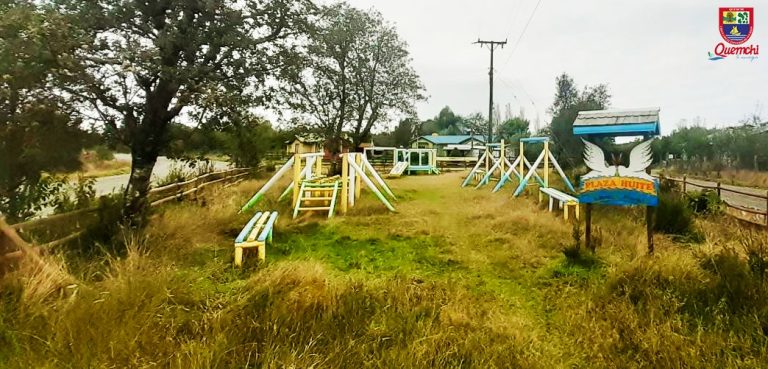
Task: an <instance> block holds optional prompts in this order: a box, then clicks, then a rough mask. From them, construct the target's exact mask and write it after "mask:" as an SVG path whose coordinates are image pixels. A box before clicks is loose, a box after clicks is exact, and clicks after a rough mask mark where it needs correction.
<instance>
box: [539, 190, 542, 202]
mask: <svg viewBox="0 0 768 369" xmlns="http://www.w3.org/2000/svg"><path fill="white" fill-rule="evenodd" d="M542 197H543V196H542V195H541V191H539V202H541V198H542Z"/></svg>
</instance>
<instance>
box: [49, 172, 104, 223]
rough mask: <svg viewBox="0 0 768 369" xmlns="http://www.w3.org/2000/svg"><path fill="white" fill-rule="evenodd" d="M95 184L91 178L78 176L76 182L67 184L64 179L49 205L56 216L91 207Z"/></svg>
mask: <svg viewBox="0 0 768 369" xmlns="http://www.w3.org/2000/svg"><path fill="white" fill-rule="evenodd" d="M95 184H96V180H94V179H93V178H86V177H83V176H78V177H77V182H69V181H68V180H67V178H66V177H64V178H63V179H62V180H61V182H60V185H59V187H58V190H57V191H56V194H55V195H54V196H53V199H52V200H51V204H50V205H51V206H53V209H54V212H55V213H56V214H63V213H68V212H71V211H75V210H80V209H87V208H89V207H91V206H93V204H94V202H95V200H96V189H95V188H94V185H95Z"/></svg>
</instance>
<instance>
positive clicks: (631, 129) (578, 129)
mask: <svg viewBox="0 0 768 369" xmlns="http://www.w3.org/2000/svg"><path fill="white" fill-rule="evenodd" d="M660 110H661V109H660V108H645V109H626V110H593V111H580V112H579V115H578V116H577V117H576V121H574V122H573V134H574V135H575V136H610V137H616V136H658V135H660V134H661V129H660V124H659V111H660Z"/></svg>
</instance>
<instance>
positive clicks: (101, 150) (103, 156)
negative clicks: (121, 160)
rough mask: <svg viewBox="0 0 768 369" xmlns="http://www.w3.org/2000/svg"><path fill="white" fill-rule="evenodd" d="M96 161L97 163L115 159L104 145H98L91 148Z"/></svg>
mask: <svg viewBox="0 0 768 369" xmlns="http://www.w3.org/2000/svg"><path fill="white" fill-rule="evenodd" d="M93 152H94V154H96V159H97V160H99V161H110V160H114V159H115V154H114V153H113V152H112V150H110V149H109V148H108V147H106V146H104V145H98V146H96V147H94V148H93Z"/></svg>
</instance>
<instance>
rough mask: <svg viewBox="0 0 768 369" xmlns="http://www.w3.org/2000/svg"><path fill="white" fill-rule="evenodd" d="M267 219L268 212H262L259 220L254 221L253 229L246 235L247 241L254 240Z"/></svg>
mask: <svg viewBox="0 0 768 369" xmlns="http://www.w3.org/2000/svg"><path fill="white" fill-rule="evenodd" d="M267 219H269V212H268V211H267V212H264V214H261V218H259V221H258V222H256V225H255V226H254V227H253V230H251V234H250V235H248V242H251V241H254V240H256V237H257V236H258V235H259V232H260V231H261V227H263V226H264V222H266V221H267Z"/></svg>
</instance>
